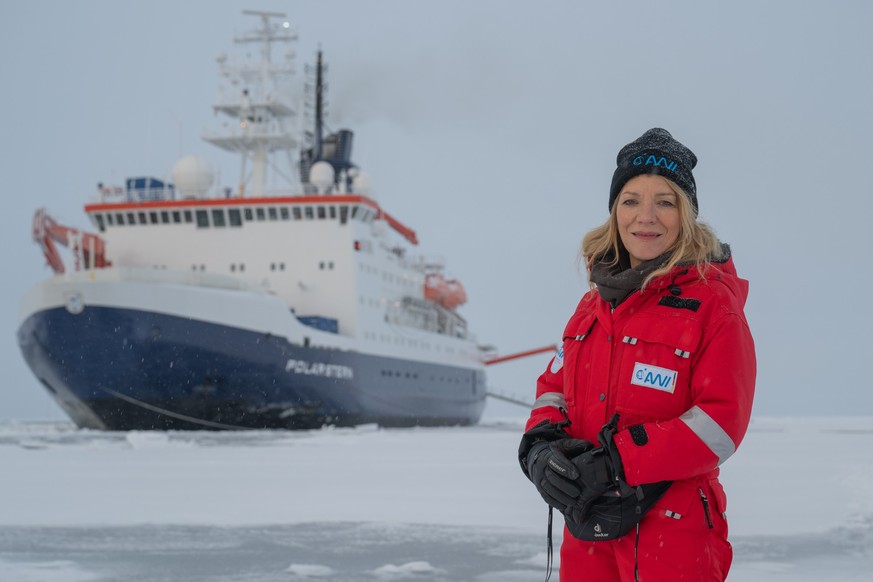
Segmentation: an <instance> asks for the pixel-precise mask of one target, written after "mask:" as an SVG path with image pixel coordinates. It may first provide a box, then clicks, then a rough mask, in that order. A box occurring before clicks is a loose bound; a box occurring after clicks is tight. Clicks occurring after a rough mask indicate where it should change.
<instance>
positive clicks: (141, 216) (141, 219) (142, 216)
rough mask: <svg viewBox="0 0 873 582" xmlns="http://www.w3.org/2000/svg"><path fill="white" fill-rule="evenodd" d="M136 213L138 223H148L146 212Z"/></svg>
mask: <svg viewBox="0 0 873 582" xmlns="http://www.w3.org/2000/svg"><path fill="white" fill-rule="evenodd" d="M137 214H138V216H139V223H140V224H148V221H147V220H146V213H145V212H139V213H137Z"/></svg>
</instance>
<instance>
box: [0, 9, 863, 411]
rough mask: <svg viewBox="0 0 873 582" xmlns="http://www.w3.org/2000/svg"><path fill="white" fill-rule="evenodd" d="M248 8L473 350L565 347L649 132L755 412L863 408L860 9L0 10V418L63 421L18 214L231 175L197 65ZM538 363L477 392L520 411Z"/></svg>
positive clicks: (210, 59) (212, 91) (212, 81)
mask: <svg viewBox="0 0 873 582" xmlns="http://www.w3.org/2000/svg"><path fill="white" fill-rule="evenodd" d="M244 9H261V10H274V11H282V12H285V13H287V15H288V17H289V20H290V21H291V22H292V24H293V25H294V26H295V27H296V28H297V30H298V31H299V34H300V42H299V44H298V65H302V63H303V62H304V61H305V62H312V61H313V60H314V53H315V51H316V49H317V47H318V46H319V45H321V47H322V48H323V50H324V51H325V57H326V60H327V61H328V62H329V63H330V70H329V73H328V77H329V79H328V81H329V85H330V89H329V101H330V107H329V108H330V117H329V119H328V123H329V124H330V126H331V127H333V128H339V127H348V128H350V129H352V130H354V131H355V151H354V158H355V161H356V162H357V163H358V164H359V165H360V166H362V167H363V169H364V170H365V171H367V172H368V173H369V174H370V176H371V178H372V182H373V185H374V188H375V190H376V195H377V198H378V200H379V202H380V204H382V205H383V207H384V208H385V209H386V210H387V211H388V212H390V213H392V214H394V215H395V216H396V217H397V218H398V219H399V220H401V221H403V222H405V223H406V224H408V225H409V226H411V227H413V228H414V229H416V231H417V232H418V235H419V240H420V241H421V246H420V251H421V252H423V253H426V254H429V255H439V256H442V257H444V258H445V260H446V262H447V264H448V267H449V270H450V273H451V274H452V275H454V276H456V277H458V278H459V279H460V280H461V281H462V282H463V284H464V285H465V287H466V289H467V292H468V296H469V303H468V304H467V305H466V306H464V307H463V308H462V314H463V315H464V316H465V317H466V318H467V319H468V321H469V322H470V327H471V329H472V330H473V331H474V332H475V333H476V334H477V336H478V339H479V340H480V341H481V342H483V343H491V344H495V345H496V346H498V347H499V348H500V350H501V351H502V352H512V351H517V350H523V349H527V348H531V347H536V346H539V345H545V344H549V343H554V342H556V341H557V340H558V339H559V338H560V335H561V332H562V330H563V326H564V324H565V322H566V320H567V318H568V317H569V316H570V314H571V313H572V311H573V309H574V307H575V305H576V303H577V301H578V299H579V297H580V296H581V294H582V293H583V292H584V291H585V290H586V289H587V283H586V281H585V278H584V276H583V275H582V274H580V272H579V269H578V266H577V263H576V256H577V252H578V246H579V241H580V240H581V237H582V236H583V235H584V233H585V232H586V231H587V230H588V229H590V228H592V227H594V226H596V225H598V224H600V223H601V222H602V221H603V220H605V218H606V216H607V198H608V194H607V193H608V188H609V182H610V179H611V176H612V172H613V170H614V168H615V155H616V153H617V152H618V150H619V149H620V148H621V147H622V146H623V145H624V144H626V143H627V142H629V141H631V140H633V139H635V138H636V137H638V136H639V135H640V134H642V133H643V132H644V131H645V130H647V129H649V128H651V127H655V126H660V127H664V128H666V129H668V130H669V131H670V132H671V133H672V134H673V135H674V137H676V138H677V139H679V140H680V141H682V142H683V143H685V144H686V145H688V146H689V147H690V148H691V149H692V150H693V151H694V152H695V153H696V154H697V156H698V158H699V163H698V166H697V169H696V170H695V172H694V174H695V178H696V180H697V184H698V197H699V202H700V218H701V219H702V220H704V221H706V222H708V223H709V224H710V225H712V226H713V227H714V228H715V230H716V232H717V233H718V234H719V236H720V238H721V239H722V240H724V241H725V242H728V243H730V244H731V246H732V248H733V251H734V259H735V263H736V266H737V268H738V270H739V272H740V274H741V276H743V277H745V278H747V279H749V281H750V283H751V293H750V297H749V302H748V304H747V311H746V313H747V316H748V319H749V322H750V325H751V327H752V332H753V334H754V337H755V339H756V343H757V353H758V361H759V372H758V389H757V398H756V405H755V413H756V414H757V415H813V414H828V415H832V414H838V415H857V414H870V413H871V410H873V389H871V388H873V386H871V380H870V379H871V377H873V376H871V374H870V373H868V372H867V370H868V369H869V367H870V366H869V361H870V360H871V349H873V341H871V339H870V333H871V331H873V330H871V327H873V308H871V302H870V300H869V298H868V296H869V293H870V291H871V287H873V285H871V283H873V275H871V268H870V266H869V264H868V261H869V258H868V255H869V254H870V251H871V250H873V242H871V225H873V201H871V186H870V184H871V180H870V170H869V167H870V162H871V160H873V140H871V136H873V116H871V113H870V108H871V104H873V57H871V55H873V35H871V34H870V29H871V26H873V8H871V5H870V4H869V3H867V2H863V1H834V0H829V1H819V0H816V1H803V0H800V1H798V0H795V1H779V2H760V1H752V0H741V1H736V0H735V1H732V2H720V3H717V2H699V1H693V2H692V1H688V2H675V1H663V2H657V3H653V2H651V1H644V2H620V3H619V2H616V3H607V2H581V1H569V0H568V1H558V0H540V1H537V2H532V1H528V2H514V1H496V0H487V1H486V0H477V1H475V2H473V1H463V0H440V1H425V0H421V1H415V0H410V1H404V2H401V1H399V0H380V1H373V0H357V1H353V0H348V1H344V0H342V1H341V0H319V1H317V2H316V1H308V2H276V1H272V0H262V1H261V2H251V1H247V2H236V1H222V2H210V1H205V0H200V1H186V2H177V1H170V0H150V1H148V2H145V1H143V2H133V1H119V0H112V1H110V0H106V1H80V2H69V1H63V0H52V1H46V0H32V1H28V2H4V3H3V4H2V5H0V75H2V79H3V91H2V92H0V111H2V112H3V113H4V117H5V123H4V131H3V136H4V139H3V140H2V143H0V152H2V155H0V160H2V169H3V172H2V176H3V179H4V190H5V192H4V195H3V199H4V201H5V202H6V211H5V214H6V219H5V224H6V227H5V228H4V229H3V230H2V231H0V236H2V241H3V248H4V249H5V255H4V256H5V258H6V261H7V263H8V273H9V275H10V276H9V277H7V278H6V283H5V284H4V285H3V287H2V290H0V297H2V305H4V306H5V308H4V309H3V310H2V311H0V331H2V333H0V363H2V364H3V378H4V380H3V382H2V387H0V418H21V419H31V418H63V415H62V414H61V413H60V412H59V409H58V408H57V406H55V405H54V404H53V402H51V401H50V399H49V398H48V397H47V396H46V395H45V394H44V390H43V388H42V387H41V386H40V385H39V384H38V382H37V381H36V380H35V379H34V378H33V376H32V375H31V374H30V372H29V370H28V368H27V367H26V365H25V363H24V361H23V359H22V357H21V354H20V351H19V349H18V347H17V343H16V341H15V332H16V329H17V326H18V316H17V309H18V304H19V302H20V300H21V298H22V297H23V296H24V294H25V293H26V292H27V289H28V288H30V287H31V286H32V285H34V284H36V283H37V282H39V281H40V280H42V279H44V278H46V277H48V276H49V275H50V270H49V269H48V267H46V266H44V261H43V258H42V256H41V253H40V251H39V249H38V247H37V246H36V245H35V244H33V243H32V242H31V241H30V227H31V218H32V215H33V211H34V210H35V209H36V208H37V207H40V206H46V207H48V209H49V211H50V212H51V213H53V214H54V215H55V217H56V218H58V219H59V220H61V221H62V222H66V223H70V224H73V225H78V226H85V224H86V223H85V219H84V213H83V211H82V206H83V205H84V204H85V203H86V202H88V201H89V199H90V197H91V196H92V194H93V191H94V186H95V184H96V183H97V182H100V181H102V182H107V183H121V182H122V180H123V179H124V177H126V176H128V175H155V176H169V174H170V171H171V169H172V166H173V163H174V162H175V161H176V160H177V159H178V158H180V157H182V156H183V155H188V154H196V155H198V156H201V157H203V158H205V159H207V160H210V161H212V162H213V163H214V164H215V165H216V166H218V167H220V169H221V172H222V179H223V181H224V182H226V183H227V184H228V185H230V184H233V183H234V182H235V181H236V180H237V175H236V172H237V171H238V167H239V164H238V162H237V161H236V160H235V159H231V158H227V157H222V155H220V154H219V152H218V150H215V149H214V148H213V147H212V146H210V145H208V144H206V143H205V142H202V141H201V140H200V134H201V133H202V131H203V130H205V129H210V128H217V127H218V121H219V120H218V119H215V118H213V116H212V111H211V105H212V103H213V102H214V100H215V97H216V95H217V86H218V85H217V81H218V77H217V68H216V63H215V56H216V55H217V54H218V53H220V52H222V51H229V49H230V48H231V47H230V40H231V37H232V36H233V34H234V33H237V32H241V31H244V30H246V29H247V28H250V27H251V26H252V25H254V24H256V21H255V19H253V18H252V17H244V16H242V14H241V11H242V10H244ZM299 68H301V69H302V66H301V67H299ZM265 244H267V243H266V241H265ZM547 361H548V356H543V357H541V358H534V359H531V360H528V361H526V362H519V363H514V364H506V365H505V367H502V368H497V367H495V369H493V370H489V378H490V383H491V384H492V386H493V387H494V388H497V389H499V390H501V391H504V392H511V393H515V394H518V395H519V396H520V397H525V398H532V393H533V390H534V382H535V379H536V376H537V375H538V373H539V371H540V370H541V369H543V368H544V367H545V365H546V363H547ZM503 410H504V409H503V408H501V407H492V408H491V409H490V412H491V413H495V412H502V411H503ZM505 411H506V412H507V413H512V414H524V411H521V410H519V411H517V412H516V410H515V409H513V408H510V407H508V406H507V407H506V408H505Z"/></svg>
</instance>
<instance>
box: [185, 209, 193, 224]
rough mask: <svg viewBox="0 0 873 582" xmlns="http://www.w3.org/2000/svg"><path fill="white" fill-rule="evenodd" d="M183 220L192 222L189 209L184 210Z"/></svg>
mask: <svg viewBox="0 0 873 582" xmlns="http://www.w3.org/2000/svg"><path fill="white" fill-rule="evenodd" d="M185 222H193V218H192V216H191V211H190V210H186V211H185Z"/></svg>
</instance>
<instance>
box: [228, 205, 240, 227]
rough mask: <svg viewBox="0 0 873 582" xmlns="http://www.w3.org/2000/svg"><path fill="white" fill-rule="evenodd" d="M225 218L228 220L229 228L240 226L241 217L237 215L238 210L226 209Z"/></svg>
mask: <svg viewBox="0 0 873 582" xmlns="http://www.w3.org/2000/svg"><path fill="white" fill-rule="evenodd" d="M227 218H228V219H229V220H230V225H231V226H242V216H241V215H240V213H239V208H228V209H227Z"/></svg>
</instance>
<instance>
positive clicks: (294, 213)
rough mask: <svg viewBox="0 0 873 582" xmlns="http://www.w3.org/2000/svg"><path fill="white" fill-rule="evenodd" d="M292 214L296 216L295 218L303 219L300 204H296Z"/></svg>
mask: <svg viewBox="0 0 873 582" xmlns="http://www.w3.org/2000/svg"><path fill="white" fill-rule="evenodd" d="M291 215H292V216H293V217H294V220H302V219H303V215H302V214H301V212H300V207H299V206H295V207H294V208H292V209H291Z"/></svg>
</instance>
